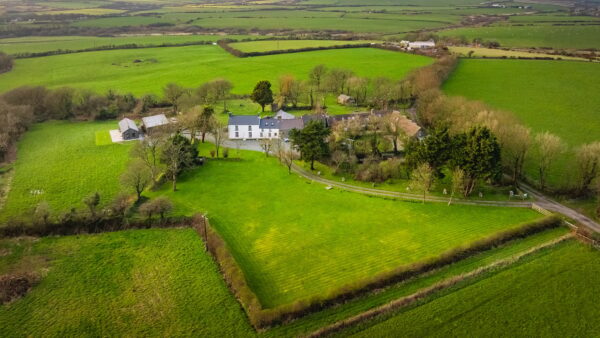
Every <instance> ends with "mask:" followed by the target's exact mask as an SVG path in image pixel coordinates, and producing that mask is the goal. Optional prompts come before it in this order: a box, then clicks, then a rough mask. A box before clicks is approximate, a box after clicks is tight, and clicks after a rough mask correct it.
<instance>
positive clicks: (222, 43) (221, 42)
mask: <svg viewBox="0 0 600 338" xmlns="http://www.w3.org/2000/svg"><path fill="white" fill-rule="evenodd" d="M261 41H262V40H261ZM298 41H302V40H298ZM323 41H329V40H323ZM230 42H231V41H228V40H219V41H218V42H217V44H218V45H219V46H220V47H221V48H223V49H224V50H225V51H226V52H228V53H229V54H231V55H233V56H235V57H238V58H246V57H254V56H266V55H277V54H291V53H302V52H313V51H319V50H329V49H351V48H370V47H371V46H372V44H371V43H357V44H340V45H334V46H323V47H305V48H290V49H278V50H271V51H266V52H242V51H241V50H239V49H236V48H234V47H231V46H230V45H229V43H230Z"/></svg>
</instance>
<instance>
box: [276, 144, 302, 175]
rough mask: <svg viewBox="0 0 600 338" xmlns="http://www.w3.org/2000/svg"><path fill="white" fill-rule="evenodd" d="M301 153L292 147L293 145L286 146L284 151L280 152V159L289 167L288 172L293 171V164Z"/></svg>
mask: <svg viewBox="0 0 600 338" xmlns="http://www.w3.org/2000/svg"><path fill="white" fill-rule="evenodd" d="M299 157H300V155H299V154H298V153H297V152H296V151H294V149H292V147H285V148H283V151H282V152H281V153H280V154H279V161H281V163H283V164H284V165H285V166H286V167H287V168H288V174H291V173H292V166H293V165H294V161H295V160H296V159H298V158H299Z"/></svg>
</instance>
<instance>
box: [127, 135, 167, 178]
mask: <svg viewBox="0 0 600 338" xmlns="http://www.w3.org/2000/svg"><path fill="white" fill-rule="evenodd" d="M164 142H165V135H164V134H162V133H151V134H147V135H146V136H145V137H144V140H143V141H141V142H139V143H138V144H136V145H135V146H134V147H133V149H132V150H131V155H132V156H133V157H135V158H139V159H140V160H142V161H143V162H144V163H145V164H146V166H147V167H148V169H150V173H151V176H152V180H155V179H156V177H157V176H158V172H159V169H160V168H159V161H160V158H159V155H160V154H159V148H160V147H161V146H162V144H163V143H164Z"/></svg>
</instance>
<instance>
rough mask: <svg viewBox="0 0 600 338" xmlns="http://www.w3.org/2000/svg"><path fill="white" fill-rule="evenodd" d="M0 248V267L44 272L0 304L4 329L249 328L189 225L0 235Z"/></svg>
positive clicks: (176, 331) (12, 333) (184, 331)
mask: <svg viewBox="0 0 600 338" xmlns="http://www.w3.org/2000/svg"><path fill="white" fill-rule="evenodd" d="M0 249H2V250H0V251H3V250H7V251H3V252H8V254H7V255H3V256H0V275H3V274H5V273H11V272H15V271H31V270H37V271H39V272H40V273H42V274H43V276H44V277H43V278H42V280H41V282H40V284H39V285H37V286H36V287H35V288H34V289H33V290H32V291H31V292H30V293H29V294H28V295H27V296H26V297H25V298H22V299H20V300H17V301H15V302H13V303H11V304H8V305H4V306H0V335H1V336H3V337H17V336H62V337H65V336H81V335H85V336H92V335H96V336H130V337H131V336H187V335H194V336H204V337H224V336H230V337H231V336H236V337H240V336H251V335H253V333H254V330H253V329H252V328H251V327H250V325H249V324H248V321H247V319H246V316H245V315H244V313H243V310H242V309H241V308H240V306H239V305H238V304H237V302H236V300H235V298H234V297H233V296H232V295H231V294H230V293H229V290H228V289H227V287H226V286H225V283H224V282H223V280H222V278H221V276H220V274H219V271H218V269H217V267H216V266H215V264H214V262H213V260H212V259H211V258H210V257H209V256H208V255H207V254H206V253H205V252H204V248H203V245H202V242H201V240H200V238H199V237H198V235H197V234H196V232H195V231H193V230H191V229H168V230H167V229H149V230H133V231H121V232H113V233H105V234H100V235H83V236H66V237H45V238H40V239H32V238H22V239H2V240H0Z"/></svg>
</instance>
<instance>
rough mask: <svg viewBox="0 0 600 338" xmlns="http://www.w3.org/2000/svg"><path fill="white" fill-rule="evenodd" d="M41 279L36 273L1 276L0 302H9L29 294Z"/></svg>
mask: <svg viewBox="0 0 600 338" xmlns="http://www.w3.org/2000/svg"><path fill="white" fill-rule="evenodd" d="M38 281H39V277H38V276H37V275H35V274H31V273H29V274H19V275H4V276H0V304H7V303H10V302H12V301H15V300H17V299H19V298H21V297H23V296H25V295H26V294H27V292H29V290H31V288H32V287H33V286H34V285H35V284H36V283H37V282H38Z"/></svg>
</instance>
